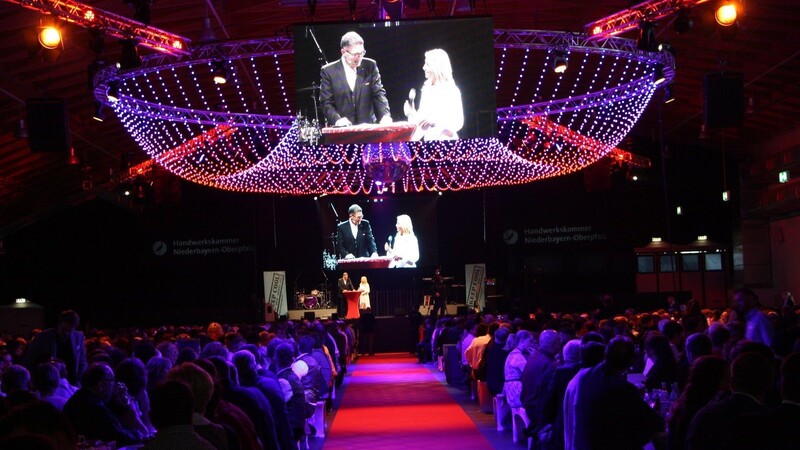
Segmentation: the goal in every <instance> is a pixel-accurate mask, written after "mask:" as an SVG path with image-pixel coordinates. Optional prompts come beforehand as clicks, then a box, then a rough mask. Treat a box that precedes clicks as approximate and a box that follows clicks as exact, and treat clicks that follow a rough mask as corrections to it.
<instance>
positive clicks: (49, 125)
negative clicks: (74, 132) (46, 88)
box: [25, 98, 69, 153]
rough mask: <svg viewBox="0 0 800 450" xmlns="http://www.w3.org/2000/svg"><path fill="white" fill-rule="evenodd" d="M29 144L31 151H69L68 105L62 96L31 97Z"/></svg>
mask: <svg viewBox="0 0 800 450" xmlns="http://www.w3.org/2000/svg"><path fill="white" fill-rule="evenodd" d="M25 105H26V108H27V110H28V145H29V146H30V148H31V152H63V153H68V152H69V131H68V130H67V107H66V105H65V103H64V99H60V98H29V99H27V100H26V101H25Z"/></svg>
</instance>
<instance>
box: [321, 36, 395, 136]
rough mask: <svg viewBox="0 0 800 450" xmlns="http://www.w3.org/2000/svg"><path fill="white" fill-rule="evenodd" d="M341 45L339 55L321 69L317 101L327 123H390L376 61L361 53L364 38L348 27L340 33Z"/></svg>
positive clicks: (334, 124)
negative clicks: (343, 32)
mask: <svg viewBox="0 0 800 450" xmlns="http://www.w3.org/2000/svg"><path fill="white" fill-rule="evenodd" d="M340 48H341V52H342V57H341V59H339V60H338V61H335V62H332V63H330V64H327V65H325V66H323V67H322V69H321V70H320V103H321V104H322V113H323V114H324V115H325V119H326V120H327V121H328V124H329V125H331V126H337V127H342V126H348V125H357V124H362V123H376V122H378V121H379V120H380V123H381V124H384V125H386V124H390V123H392V116H391V115H390V113H389V102H388V101H387V100H386V90H385V89H384V88H383V83H381V74H380V72H378V65H377V64H376V63H375V60H374V59H370V58H365V57H364V55H365V54H366V53H367V51H366V50H364V39H362V38H361V36H359V35H358V33H356V32H354V31H350V32H348V33H345V35H344V36H342V40H341V42H340Z"/></svg>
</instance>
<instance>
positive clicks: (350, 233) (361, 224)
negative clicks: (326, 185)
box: [336, 205, 378, 259]
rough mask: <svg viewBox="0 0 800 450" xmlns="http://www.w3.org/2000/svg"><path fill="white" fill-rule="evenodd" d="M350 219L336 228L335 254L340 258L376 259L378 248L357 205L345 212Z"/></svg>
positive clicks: (370, 228) (369, 227) (370, 229)
mask: <svg viewBox="0 0 800 450" xmlns="http://www.w3.org/2000/svg"><path fill="white" fill-rule="evenodd" d="M347 212H348V213H349V214H350V217H349V218H348V220H347V221H345V222H342V223H340V224H339V225H337V226H336V252H337V253H338V254H339V257H340V258H344V259H353V258H365V257H369V258H377V257H378V248H377V246H376V245H375V238H374V237H373V236H372V227H371V226H370V225H369V222H368V221H366V220H364V213H363V211H362V210H361V207H360V206H358V205H352V206H350V208H349V209H348V210H347Z"/></svg>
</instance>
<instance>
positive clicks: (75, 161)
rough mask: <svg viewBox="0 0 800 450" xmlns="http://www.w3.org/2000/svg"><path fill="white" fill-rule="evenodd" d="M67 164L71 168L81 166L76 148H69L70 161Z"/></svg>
mask: <svg viewBox="0 0 800 450" xmlns="http://www.w3.org/2000/svg"><path fill="white" fill-rule="evenodd" d="M67 163H68V164H69V165H70V166H77V165H78V164H80V160H79V159H78V155H76V154H75V147H70V148H69V159H68V160H67Z"/></svg>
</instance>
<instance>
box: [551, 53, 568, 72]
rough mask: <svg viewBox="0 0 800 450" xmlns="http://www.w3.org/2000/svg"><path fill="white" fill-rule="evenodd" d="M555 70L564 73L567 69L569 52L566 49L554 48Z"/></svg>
mask: <svg viewBox="0 0 800 450" xmlns="http://www.w3.org/2000/svg"><path fill="white" fill-rule="evenodd" d="M553 53H555V56H554V57H553V72H555V73H564V72H566V71H567V52H566V51H565V50H554V51H553Z"/></svg>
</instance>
